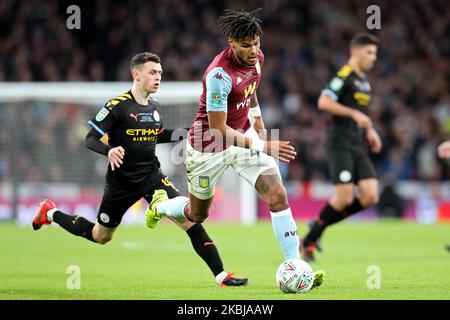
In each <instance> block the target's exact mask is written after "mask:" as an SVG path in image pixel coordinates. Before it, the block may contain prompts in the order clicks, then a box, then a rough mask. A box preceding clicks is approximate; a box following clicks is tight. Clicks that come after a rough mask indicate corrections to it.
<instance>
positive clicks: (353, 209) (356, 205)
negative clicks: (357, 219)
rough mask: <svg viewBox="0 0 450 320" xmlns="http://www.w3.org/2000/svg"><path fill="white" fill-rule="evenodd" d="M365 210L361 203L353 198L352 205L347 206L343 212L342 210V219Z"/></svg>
mask: <svg viewBox="0 0 450 320" xmlns="http://www.w3.org/2000/svg"><path fill="white" fill-rule="evenodd" d="M363 209H365V208H364V207H363V206H362V204H361V202H359V199H358V198H355V200H353V203H352V204H351V205H349V206H348V207H346V208H344V210H342V213H343V214H344V217H348V216H351V215H352V214H355V213H357V212H359V211H361V210H363Z"/></svg>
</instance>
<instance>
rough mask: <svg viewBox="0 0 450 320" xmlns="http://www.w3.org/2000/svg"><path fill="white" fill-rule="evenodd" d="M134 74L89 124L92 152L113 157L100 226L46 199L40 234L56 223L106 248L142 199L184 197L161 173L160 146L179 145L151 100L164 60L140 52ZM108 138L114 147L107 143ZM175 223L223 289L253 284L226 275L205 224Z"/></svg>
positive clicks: (38, 219)
mask: <svg viewBox="0 0 450 320" xmlns="http://www.w3.org/2000/svg"><path fill="white" fill-rule="evenodd" d="M130 71H131V74H132V76H133V86H132V88H131V90H130V91H128V92H126V93H124V94H122V95H119V96H117V97H116V98H114V99H112V100H110V101H108V102H107V103H106V104H105V106H104V107H103V108H102V109H101V110H100V111H99V112H98V113H97V115H96V116H95V118H94V119H92V120H90V121H89V124H90V125H91V127H92V129H91V130H90V131H89V133H88V135H87V136H86V146H87V148H89V149H91V150H93V151H95V152H97V153H100V154H103V155H107V156H108V160H109V161H108V162H109V166H108V172H107V174H106V183H105V189H104V194H103V199H102V202H101V204H100V208H99V210H98V216H97V221H96V223H95V224H94V223H92V222H90V221H88V220H86V219H85V218H83V217H81V216H78V215H75V216H72V215H68V214H65V213H63V212H61V211H59V210H58V209H57V208H56V205H55V204H54V203H53V201H51V200H49V199H44V200H43V201H42V202H41V203H40V205H39V211H38V213H37V214H36V216H35V217H34V219H33V229H34V230H38V229H39V228H40V227H41V226H42V225H44V224H50V223H51V222H52V221H54V222H56V223H58V224H59V225H60V226H61V227H62V228H64V229H66V230H67V231H69V232H70V233H72V234H74V235H76V236H81V237H84V238H86V239H88V240H90V241H92V242H96V243H99V244H105V243H107V242H108V241H110V240H111V239H112V236H113V233H114V231H115V230H116V228H117V226H118V225H119V224H120V222H121V220H122V216H123V215H124V214H125V212H126V211H127V210H128V208H129V207H131V206H132V205H133V204H134V203H135V202H136V201H138V200H139V199H141V198H142V197H144V198H145V199H146V200H147V201H148V202H149V203H150V202H151V201H152V196H153V194H154V193H155V191H156V190H165V191H166V192H167V195H168V196H169V198H175V197H177V196H180V193H179V191H178V190H177V189H176V188H175V186H174V185H173V184H172V183H171V181H170V180H169V178H168V177H166V176H165V175H164V174H163V173H162V172H161V169H160V163H159V161H158V158H157V157H156V155H155V147H156V144H157V143H164V142H173V141H178V140H179V139H175V140H172V133H173V130H164V128H163V124H162V120H161V116H160V114H159V112H158V109H159V108H160V105H159V103H158V102H157V101H156V100H154V99H152V98H151V97H150V94H152V93H155V92H157V91H158V89H159V85H160V82H161V75H162V67H161V60H160V58H159V57H158V56H157V55H155V54H153V53H149V52H142V53H139V54H137V55H135V56H134V57H133V58H132V60H131V65H130ZM106 134H107V136H108V144H105V143H103V142H102V141H101V139H102V137H103V136H105V135H106ZM173 221H174V222H175V223H177V225H178V226H180V227H181V228H182V229H183V230H185V231H186V233H187V234H188V236H189V237H190V239H191V242H192V246H193V247H194V249H195V251H196V252H197V254H198V255H199V256H200V257H201V258H202V259H203V260H204V261H205V262H206V263H207V265H208V267H209V268H210V269H211V271H212V272H213V274H214V276H215V277H216V282H217V284H218V285H220V286H241V285H245V284H247V279H239V278H234V277H233V276H232V273H227V272H225V271H224V268H223V264H222V261H221V258H220V255H219V252H218V251H217V248H216V247H215V245H214V243H213V242H212V240H211V239H210V238H209V236H208V234H207V233H206V230H205V229H204V228H203V226H202V225H201V224H195V223H192V222H190V221H186V222H184V223H180V222H177V221H175V220H173Z"/></svg>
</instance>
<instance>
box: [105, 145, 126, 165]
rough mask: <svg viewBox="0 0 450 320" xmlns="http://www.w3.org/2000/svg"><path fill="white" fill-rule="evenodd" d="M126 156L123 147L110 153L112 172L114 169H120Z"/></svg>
mask: <svg viewBox="0 0 450 320" xmlns="http://www.w3.org/2000/svg"><path fill="white" fill-rule="evenodd" d="M124 155H125V149H124V148H122V147H120V146H119V147H115V148H112V149H111V150H109V151H108V161H109V165H110V166H111V170H112V171H114V167H116V168H120V166H121V164H122V163H123V156H124Z"/></svg>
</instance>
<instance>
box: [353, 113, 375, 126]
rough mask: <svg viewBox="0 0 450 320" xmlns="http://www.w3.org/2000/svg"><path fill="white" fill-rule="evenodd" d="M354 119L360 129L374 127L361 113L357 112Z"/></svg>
mask: <svg viewBox="0 0 450 320" xmlns="http://www.w3.org/2000/svg"><path fill="white" fill-rule="evenodd" d="M352 119H353V120H355V122H356V124H357V125H358V127H360V128H363V129H369V128H371V127H372V120H370V118H369V117H368V116H366V115H365V114H364V113H362V112H361V111H358V110H355V112H353V115H352Z"/></svg>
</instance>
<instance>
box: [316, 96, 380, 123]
mask: <svg viewBox="0 0 450 320" xmlns="http://www.w3.org/2000/svg"><path fill="white" fill-rule="evenodd" d="M317 106H318V107H319V109H320V110H323V111H326V112H329V113H331V114H333V115H335V116H340V117H348V118H352V119H353V120H355V122H356V123H357V124H358V127H360V128H363V129H369V128H371V127H372V121H371V120H370V118H369V117H368V116H366V115H365V114H364V113H362V112H361V111H358V110H355V109H352V108H349V107H346V106H344V105H343V104H341V103H339V102H337V101H335V100H333V98H331V97H330V96H329V95H328V94H326V93H322V94H321V95H320V97H319V101H318V103H317Z"/></svg>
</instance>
